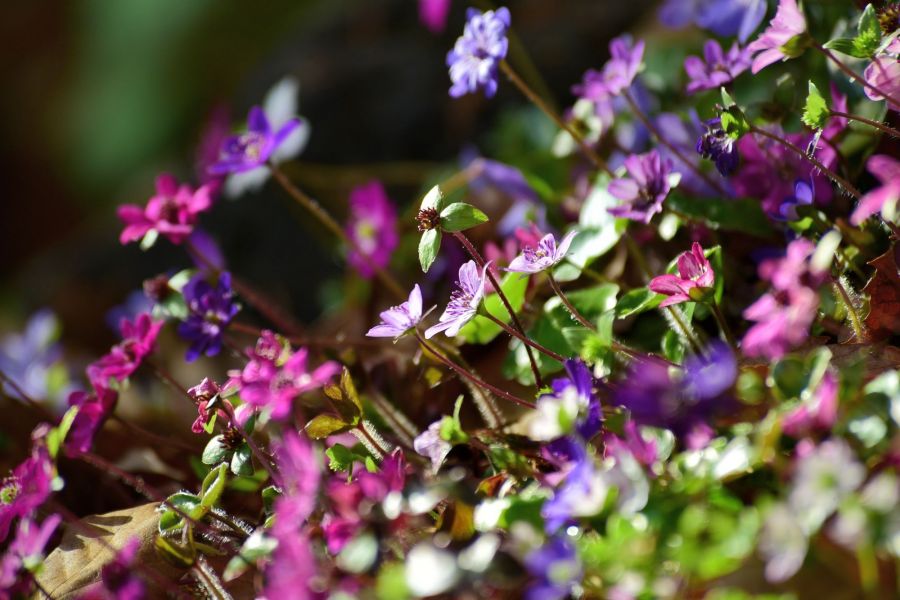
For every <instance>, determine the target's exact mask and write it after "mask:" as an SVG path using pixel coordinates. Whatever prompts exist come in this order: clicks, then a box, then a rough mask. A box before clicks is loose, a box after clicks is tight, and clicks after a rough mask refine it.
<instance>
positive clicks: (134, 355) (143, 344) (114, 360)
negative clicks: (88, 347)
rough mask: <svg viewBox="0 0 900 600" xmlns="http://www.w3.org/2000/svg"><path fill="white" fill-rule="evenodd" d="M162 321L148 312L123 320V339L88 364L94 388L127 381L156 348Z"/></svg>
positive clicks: (121, 324)
mask: <svg viewBox="0 0 900 600" xmlns="http://www.w3.org/2000/svg"><path fill="white" fill-rule="evenodd" d="M163 324H164V322H163V321H154V320H153V319H152V318H150V315H149V314H147V313H142V314H140V315H138V316H137V317H136V318H135V319H134V321H129V320H128V319H122V322H121V323H120V325H119V329H120V331H121V332H122V341H121V342H120V343H118V344H116V345H115V346H113V347H112V348H110V351H109V352H108V353H107V354H105V355H104V356H102V357H100V359H99V360H97V361H96V362H94V363H92V364H90V365H88V368H87V374H88V379H90V381H91V383H92V384H93V385H94V387H95V388H100V387H107V386H108V385H109V380H110V379H114V380H116V381H119V382H121V381H125V380H126V379H127V378H128V377H129V376H130V375H131V374H132V373H134V372H135V371H136V370H137V368H138V367H139V366H141V363H142V362H143V361H144V359H145V358H146V357H147V356H149V355H150V354H151V353H152V352H153V350H154V349H155V348H156V337H157V336H158V335H159V330H160V329H162V326H163Z"/></svg>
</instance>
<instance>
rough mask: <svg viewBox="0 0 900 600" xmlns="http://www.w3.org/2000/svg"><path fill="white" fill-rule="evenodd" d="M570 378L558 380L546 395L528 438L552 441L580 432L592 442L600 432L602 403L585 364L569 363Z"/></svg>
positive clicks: (533, 420) (529, 430)
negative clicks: (595, 391) (551, 391)
mask: <svg viewBox="0 0 900 600" xmlns="http://www.w3.org/2000/svg"><path fill="white" fill-rule="evenodd" d="M564 366H565V368H566V374H567V375H568V377H566V378H559V379H555V380H554V381H553V384H552V388H553V393H551V394H542V395H541V396H540V397H539V398H538V399H537V403H536V407H535V412H536V414H535V415H534V417H533V418H532V419H531V420H530V422H529V427H528V437H530V438H531V439H533V440H538V441H544V442H548V441H551V440H555V439H558V438H560V437H562V436H564V435H568V434H569V433H571V432H573V431H577V432H578V435H580V436H581V439H583V440H585V441H590V439H591V438H592V437H594V436H595V435H596V434H597V432H598V431H599V430H600V421H601V419H602V417H601V414H600V401H599V400H598V399H597V396H596V395H595V394H594V390H593V388H594V378H593V376H592V375H591V370H590V369H589V368H588V366H587V365H586V364H584V362H583V361H581V360H578V359H569V360H567V361H565V363H564Z"/></svg>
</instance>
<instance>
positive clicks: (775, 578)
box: [759, 502, 809, 583]
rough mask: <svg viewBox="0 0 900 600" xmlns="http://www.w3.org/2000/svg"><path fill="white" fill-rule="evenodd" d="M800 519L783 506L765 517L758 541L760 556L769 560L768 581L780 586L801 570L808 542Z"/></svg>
mask: <svg viewBox="0 0 900 600" xmlns="http://www.w3.org/2000/svg"><path fill="white" fill-rule="evenodd" d="M798 521H799V520H798V519H797V516H796V515H795V514H794V513H793V511H791V509H790V507H788V506H787V505H786V504H784V503H780V502H779V503H777V504H774V505H773V506H772V507H771V508H770V509H769V512H768V513H767V514H766V517H765V522H764V523H763V527H762V531H761V532H760V539H759V552H760V554H762V555H763V558H765V559H766V570H765V576H766V580H767V581H769V582H771V583H780V582H782V581H786V580H788V579H790V577H791V576H792V575H793V574H794V573H796V572H797V571H799V570H800V567H801V566H803V560H804V559H805V558H806V551H807V550H808V548H809V541H808V540H807V538H806V535H805V534H804V533H803V529H801V527H800V525H799V523H798Z"/></svg>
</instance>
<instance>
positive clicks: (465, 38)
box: [447, 7, 510, 98]
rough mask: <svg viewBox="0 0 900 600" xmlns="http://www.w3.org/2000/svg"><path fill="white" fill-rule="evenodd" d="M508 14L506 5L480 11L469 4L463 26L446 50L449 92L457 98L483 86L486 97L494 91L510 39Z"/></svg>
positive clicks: (490, 96)
mask: <svg viewBox="0 0 900 600" xmlns="http://www.w3.org/2000/svg"><path fill="white" fill-rule="evenodd" d="M509 24H510V15H509V9H507V8H506V7H501V8H498V9H497V10H489V11H487V12H484V13H482V12H481V11H479V10H477V9H474V8H470V9H469V10H468V11H467V12H466V26H465V29H464V30H463V34H462V35H461V36H460V37H459V38H458V39H457V40H456V45H455V46H454V47H453V50H451V51H450V52H448V53H447V66H448V67H450V80H451V81H452V82H453V85H452V86H450V95H451V96H452V97H454V98H459V97H460V96H463V95H465V94H470V93H474V92H477V91H478V90H479V89H483V90H484V95H485V97H487V98H493V96H494V94H496V93H497V70H498V68H499V65H500V62H501V61H502V60H503V59H504V58H506V51H507V49H508V47H509V42H508V41H507V39H506V30H507V29H509Z"/></svg>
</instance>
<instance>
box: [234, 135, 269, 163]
mask: <svg viewBox="0 0 900 600" xmlns="http://www.w3.org/2000/svg"><path fill="white" fill-rule="evenodd" d="M264 142H265V138H264V137H263V136H262V135H260V134H258V133H256V132H254V131H248V132H247V133H245V134H244V135H242V136H241V138H240V148H241V153H242V154H243V155H244V156H245V157H247V158H248V159H249V160H252V161H254V162H258V161H260V160H261V159H262V150H263V144H264Z"/></svg>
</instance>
